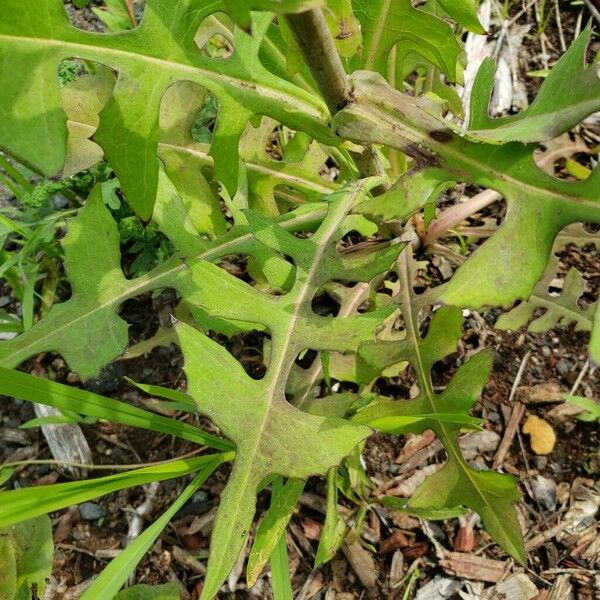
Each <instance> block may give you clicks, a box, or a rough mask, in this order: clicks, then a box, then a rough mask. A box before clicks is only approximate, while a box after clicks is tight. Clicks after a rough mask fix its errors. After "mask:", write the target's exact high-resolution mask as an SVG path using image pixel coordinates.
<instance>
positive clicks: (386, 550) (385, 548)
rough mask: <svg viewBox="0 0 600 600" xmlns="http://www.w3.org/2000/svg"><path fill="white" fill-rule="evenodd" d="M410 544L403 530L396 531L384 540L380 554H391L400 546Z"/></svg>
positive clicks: (404, 546)
mask: <svg viewBox="0 0 600 600" xmlns="http://www.w3.org/2000/svg"><path fill="white" fill-rule="evenodd" d="M409 544H410V540H409V539H408V537H407V536H406V535H405V534H404V533H402V532H401V531H394V533H392V535H391V536H390V537H389V538H387V539H386V540H383V542H381V544H380V546H379V554H390V553H391V552H394V551H396V550H397V549H398V548H406V547H408V545H409Z"/></svg>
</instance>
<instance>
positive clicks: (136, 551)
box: [81, 457, 221, 600]
mask: <svg viewBox="0 0 600 600" xmlns="http://www.w3.org/2000/svg"><path fill="white" fill-rule="evenodd" d="M220 462H221V461H220V460H219V459H218V458H215V457H213V458H212V460H211V461H209V462H208V464H206V465H205V466H204V468H203V469H202V471H201V472H200V473H198V475H197V476H196V478H195V479H194V481H192V482H191V483H190V484H189V485H188V486H187V487H186V488H185V490H183V493H182V494H181V496H179V498H177V500H175V502H173V504H172V505H171V506H170V507H169V509H168V510H167V511H165V512H164V513H163V514H162V515H161V516H160V517H159V518H158V519H157V520H156V521H154V523H152V525H150V527H148V529H146V530H145V531H144V533H142V534H141V535H140V536H139V537H138V538H136V539H135V540H134V541H133V542H132V543H131V544H130V545H129V546H127V548H125V550H123V552H121V553H120V554H119V555H118V556H117V557H116V558H114V559H113V560H112V561H111V562H110V563H109V565H108V566H107V567H106V568H105V569H104V571H102V573H100V575H99V576H98V578H97V579H96V581H94V583H93V584H92V585H91V586H90V587H89V588H88V589H87V591H86V592H85V593H84V594H83V596H82V597H81V600H112V599H113V598H114V596H115V595H116V594H117V593H118V591H119V590H120V589H121V587H123V584H124V583H125V582H126V581H127V578H128V577H129V575H130V574H131V573H132V572H133V571H134V570H135V568H136V567H137V565H138V563H139V562H140V560H142V558H143V556H144V554H146V552H148V550H150V547H151V546H152V544H154V542H155V540H156V538H157V537H158V536H159V535H160V533H161V532H162V530H163V529H164V528H165V527H166V526H167V525H168V523H169V521H170V520H171V519H172V518H173V517H174V516H175V515H176V514H177V512H178V511H179V510H180V509H181V507H182V506H183V505H184V504H185V503H186V502H187V501H188V500H189V499H190V498H191V497H192V496H193V495H194V493H195V492H196V490H197V489H198V488H199V487H200V486H201V485H202V484H203V483H204V482H205V481H206V480H207V479H208V478H209V477H210V475H211V474H212V473H213V471H214V470H215V469H216V468H217V467H218V466H219V464H220Z"/></svg>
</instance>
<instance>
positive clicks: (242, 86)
mask: <svg viewBox="0 0 600 600" xmlns="http://www.w3.org/2000/svg"><path fill="white" fill-rule="evenodd" d="M1 40H8V44H17V43H23V44H25V45H26V46H28V47H30V46H31V45H32V44H36V45H38V46H40V47H43V48H58V49H59V50H62V51H63V52H62V53H61V54H62V55H63V56H62V59H61V60H64V59H65V58H69V57H71V56H73V57H75V58H81V59H86V60H91V61H94V62H99V56H100V55H101V56H104V57H111V59H112V60H111V62H110V66H111V67H112V68H114V69H116V70H117V71H120V70H121V69H122V65H123V64H126V62H127V61H133V62H138V63H146V64H150V65H154V66H157V67H160V68H162V69H164V70H165V72H172V71H176V72H177V71H178V72H180V73H184V74H185V75H186V77H182V79H189V80H190V81H195V82H197V83H200V84H201V85H205V86H206V84H207V80H209V81H215V82H220V83H222V82H225V83H228V84H230V85H232V86H234V87H237V88H238V89H239V90H240V92H246V93H247V92H248V91H249V89H250V88H249V87H248V84H249V83H251V84H252V91H253V92H254V93H256V94H257V95H260V96H267V97H271V98H272V99H273V101H274V103H275V102H277V103H280V104H281V105H283V106H288V105H291V106H293V107H294V108H295V109H297V110H299V111H301V112H302V113H303V114H305V115H307V116H309V117H312V118H315V119H317V120H320V121H323V123H322V125H323V127H326V123H325V118H326V117H325V116H324V115H326V114H327V113H326V112H325V109H324V108H323V109H322V110H319V108H317V106H316V105H314V106H311V105H310V104H308V103H307V102H303V101H302V100H300V99H299V98H298V97H296V96H294V95H292V94H289V93H287V92H285V91H283V90H280V89H276V88H272V87H268V86H265V85H264V84H261V83H257V82H256V81H251V82H250V81H247V80H244V79H239V78H236V77H232V76H231V75H224V74H223V73H218V72H216V71H211V70H210V69H203V68H201V67H199V66H193V65H186V64H184V63H181V62H175V61H171V60H165V59H161V58H156V57H153V56H148V55H147V54H138V53H135V52H130V51H129V50H119V49H116V48H107V47H105V46H97V45H92V44H83V43H78V42H67V41H64V40H58V39H48V38H40V37H26V36H16V35H7V34H3V33H0V41H1ZM69 50H72V52H70V51H69ZM273 77H276V76H275V75H273ZM277 79H279V78H277ZM281 81H282V82H284V80H281ZM284 83H287V82H284ZM207 87H208V86H207ZM298 90H299V91H301V92H302V93H303V94H306V93H307V91H306V90H304V89H302V88H298ZM315 100H316V97H315Z"/></svg>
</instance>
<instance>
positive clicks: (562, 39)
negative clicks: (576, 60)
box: [554, 0, 567, 52]
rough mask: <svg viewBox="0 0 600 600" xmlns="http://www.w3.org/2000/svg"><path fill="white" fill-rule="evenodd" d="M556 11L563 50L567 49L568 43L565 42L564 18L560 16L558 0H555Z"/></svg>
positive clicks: (559, 37)
mask: <svg viewBox="0 0 600 600" xmlns="http://www.w3.org/2000/svg"><path fill="white" fill-rule="evenodd" d="M554 12H555V13H556V14H555V17H556V27H557V29H558V39H559V41H560V49H561V50H562V51H563V52H566V51H567V44H566V42H565V34H564V33H563V27H562V19H561V18H560V7H559V6H558V0H554Z"/></svg>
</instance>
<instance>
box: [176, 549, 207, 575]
mask: <svg viewBox="0 0 600 600" xmlns="http://www.w3.org/2000/svg"><path fill="white" fill-rule="evenodd" d="M172 552H173V558H174V559H175V560H176V561H177V562H178V563H179V564H180V565H182V566H183V567H186V568H187V569H189V570H190V571H192V572H193V573H195V574H196V575H205V574H206V565H204V564H203V563H201V562H200V561H199V560H197V559H195V558H194V557H193V556H192V555H191V554H189V553H188V552H186V551H185V550H184V549H183V548H180V547H179V546H173V550H172Z"/></svg>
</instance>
